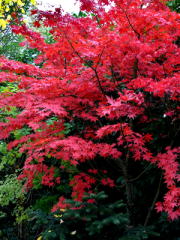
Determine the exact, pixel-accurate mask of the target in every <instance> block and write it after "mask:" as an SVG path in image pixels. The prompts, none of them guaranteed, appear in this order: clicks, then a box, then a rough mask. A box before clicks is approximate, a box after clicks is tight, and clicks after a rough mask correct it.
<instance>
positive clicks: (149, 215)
mask: <svg viewBox="0 0 180 240" xmlns="http://www.w3.org/2000/svg"><path fill="white" fill-rule="evenodd" d="M163 174H164V171H163V172H162V173H161V178H160V180H159V185H158V189H157V192H156V196H155V198H154V200H153V203H152V205H151V207H150V209H149V212H148V215H147V217H146V220H145V223H144V227H146V226H147V225H148V223H149V219H150V217H151V214H152V211H153V210H154V206H155V204H156V202H157V199H158V197H159V194H160V189H161V184H162V180H163Z"/></svg>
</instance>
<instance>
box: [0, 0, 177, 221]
mask: <svg viewBox="0 0 180 240" xmlns="http://www.w3.org/2000/svg"><path fill="white" fill-rule="evenodd" d="M80 2H81V9H82V10H86V11H91V12H93V13H94V17H91V16H88V17H86V18H77V19H75V18H73V17H72V16H69V15H65V16H62V15H61V14H60V13H59V11H58V9H57V10H56V11H55V13H54V14H53V13H48V12H40V13H39V15H38V16H37V21H36V22H35V23H34V24H35V26H39V20H42V21H43V23H44V25H45V26H52V30H51V34H52V35H53V37H54V39H55V41H56V42H55V43H53V44H51V45H48V44H46V43H45V41H44V39H43V37H41V36H40V34H38V33H35V32H33V31H32V30H30V29H28V27H27V26H24V25H22V26H13V28H12V29H13V31H14V32H15V33H21V34H22V35H24V36H25V37H26V39H27V43H28V45H29V47H32V48H37V49H38V50H39V51H40V52H41V54H40V55H39V56H38V57H37V59H36V61H35V63H36V64H37V65H38V64H39V63H42V62H43V61H44V64H43V67H42V68H39V67H38V66H34V65H27V64H22V63H19V62H15V61H9V60H6V59H5V58H3V57H1V58H0V61H1V64H0V70H1V79H0V81H1V82H3V81H12V82H17V83H18V85H19V89H20V91H19V92H17V93H3V94H1V99H0V106H1V108H9V107H10V106H17V107H18V108H20V109H22V111H21V113H20V114H19V115H18V116H17V118H10V117H9V118H8V122H6V123H0V131H1V133H0V137H1V138H8V136H9V134H10V133H11V132H12V131H14V130H16V129H21V128H22V127H23V126H24V125H26V126H29V127H31V129H32V130H33V133H32V134H30V135H28V136H24V137H22V138H21V139H20V140H16V141H13V142H11V143H10V144H9V149H10V148H13V147H15V146H17V145H19V144H20V143H23V145H22V146H21V148H20V151H21V152H26V153H27V156H28V157H27V160H26V162H25V165H24V170H23V173H22V175H21V176H19V179H24V178H27V182H26V186H25V187H26V189H28V188H32V186H33V179H34V177H35V176H36V175H38V174H39V173H45V174H44V175H43V177H42V184H44V185H48V186H52V185H53V184H55V182H57V183H60V178H59V177H57V178H56V179H54V172H55V169H54V167H53V166H51V167H50V168H48V167H47V166H46V164H45V158H46V156H47V155H48V154H49V155H50V156H52V157H54V158H56V159H59V161H60V160H61V159H63V160H64V161H69V162H70V163H71V165H74V166H77V165H78V164H79V165H80V164H81V163H83V162H85V161H90V162H91V163H92V164H93V160H94V159H95V158H96V157H97V156H98V157H101V158H104V159H108V160H111V161H114V162H116V163H117V164H116V165H118V166H119V168H121V169H123V170H124V169H125V162H126V160H127V159H128V158H130V159H131V160H135V161H136V160H145V161H149V162H150V163H155V164H157V166H158V167H159V168H160V169H162V170H163V171H164V179H165V183H166V184H167V188H168V189H169V190H168V192H167V194H166V195H165V197H164V203H163V204H161V203H159V202H158V203H157V207H156V208H157V210H158V211H163V210H164V211H166V212H168V214H169V216H170V218H171V219H172V220H173V219H174V218H177V217H178V216H180V206H179V199H180V188H179V187H177V185H176V184H177V182H178V181H179V180H180V175H179V174H178V167H179V163H178V162H177V161H176V159H177V156H178V154H179V153H180V148H178V147H177V148H175V147H174V146H173V144H172V145H171V147H170V146H168V147H167V146H166V147H167V148H166V152H165V148H164V149H163V151H164V153H161V152H159V153H158V154H157V155H156V156H155V155H154V153H152V152H151V148H150V144H149V143H150V142H151V141H152V140H153V136H152V134H151V133H147V132H146V133H145V134H144V133H142V132H141V131H140V132H135V130H134V126H133V124H132V122H133V120H136V119H137V120H138V122H140V123H142V122H145V123H147V122H149V121H156V120H155V119H153V118H152V119H149V117H148V114H147V112H148V110H149V108H150V107H151V106H153V101H151V102H148V101H147V100H146V96H151V98H154V99H156V100H157V101H162V103H163V101H164V99H165V98H166V97H167V96H168V97H169V99H171V100H172V101H176V102H177V105H179V99H180V98H179V94H180V84H179V81H180V73H179V70H180V68H179V66H180V65H179V64H180V48H178V46H177V45H176V44H175V42H174V41H176V40H177V37H178V36H179V35H180V15H179V14H176V13H175V12H171V11H170V9H169V8H167V7H166V6H165V4H164V3H163V2H162V1H158V0H152V1H148V3H149V4H148V6H147V7H146V8H143V7H142V6H143V4H146V1H139V0H131V1H130V0H125V1H122V0H115V1H111V0H98V1H88V0H81V1H80ZM111 3H114V6H112V7H111V8H110V10H109V11H108V12H106V11H105V6H109V5H110V4H111ZM98 19H99V20H98ZM157 59H158V61H157ZM112 92H113V94H115V95H113V94H112ZM177 107H178V108H177V111H178V112H177V111H175V112H174V109H169V110H168V109H166V111H165V112H164V114H166V115H167V116H168V117H170V118H172V121H177V119H180V106H177ZM52 116H56V117H57V118H58V121H56V122H54V123H53V124H52V125H47V123H46V121H47V119H49V118H50V117H52ZM74 119H75V120H76V119H78V121H80V122H81V123H82V126H83V127H82V129H81V131H77V133H76V135H72V136H68V137H66V138H64V137H65V136H64V135H63V131H64V130H65V127H64V123H65V122H70V123H72V121H73V120H74ZM38 130H40V131H38ZM111 135H113V136H115V137H114V139H115V140H113V141H111V140H110V139H111V138H109V136H111ZM29 140H31V141H29ZM148 144H149V145H148ZM169 145H170V144H169ZM33 160H36V163H35V162H34V161H33ZM116 165H115V166H116ZM116 167H117V166H116ZM62 169H63V166H62ZM88 169H89V168H88ZM88 169H87V174H85V173H79V174H77V175H75V176H74V178H73V180H71V182H70V185H71V186H72V189H73V191H72V196H73V197H75V198H76V199H77V200H81V199H82V196H83V194H84V192H86V191H89V190H90V189H91V188H92V185H93V184H95V183H96V180H95V179H94V178H93V176H92V177H90V176H89V175H88V172H89V173H90V174H91V173H92V174H96V177H98V174H100V176H101V178H99V182H101V183H102V184H103V185H109V186H110V187H113V186H114V180H113V179H110V178H108V177H106V176H105V175H103V174H104V173H106V170H102V172H101V171H99V169H96V167H95V169H89V171H88ZM103 171H104V172H103ZM101 173H102V175H101ZM63 204H64V199H63V198H61V199H60V201H59V203H58V204H57V206H55V207H54V208H53V210H55V209H56V208H57V207H60V208H62V207H64V206H65V205H63ZM175 209H176V210H175Z"/></svg>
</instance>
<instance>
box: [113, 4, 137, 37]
mask: <svg viewBox="0 0 180 240" xmlns="http://www.w3.org/2000/svg"><path fill="white" fill-rule="evenodd" d="M115 3H116V5H117V6H118V7H119V8H120V9H121V10H122V11H123V12H124V14H125V15H126V18H127V20H128V23H129V25H130V27H131V28H132V30H133V31H134V32H135V33H136V34H137V35H138V39H139V38H140V36H141V35H140V33H138V32H137V31H136V30H135V28H134V27H133V25H132V24H131V22H130V20H129V17H128V15H127V9H126V10H124V8H122V7H121V6H120V5H119V4H118V3H117V2H115Z"/></svg>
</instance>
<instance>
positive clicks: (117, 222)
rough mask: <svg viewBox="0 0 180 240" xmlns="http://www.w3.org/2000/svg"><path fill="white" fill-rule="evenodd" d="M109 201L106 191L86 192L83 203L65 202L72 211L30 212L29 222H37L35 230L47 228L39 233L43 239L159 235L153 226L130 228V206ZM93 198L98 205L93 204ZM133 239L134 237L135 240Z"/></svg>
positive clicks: (125, 237) (131, 237) (130, 237)
mask: <svg viewBox="0 0 180 240" xmlns="http://www.w3.org/2000/svg"><path fill="white" fill-rule="evenodd" d="M106 198H107V195H106V194H105V193H104V192H99V193H98V194H97V195H96V194H89V193H86V196H84V197H83V202H78V201H74V200H70V199H69V200H66V201H65V202H66V203H67V204H69V206H70V208H69V207H67V208H66V210H65V211H64V212H62V211H59V210H57V211H56V212H54V213H50V214H48V215H47V214H45V212H42V211H41V210H40V209H39V210H36V211H29V212H28V214H29V217H30V219H31V220H30V221H33V222H34V229H39V228H42V227H44V228H45V231H42V233H41V234H40V235H41V236H42V239H60V240H63V239H72V235H73V239H83V237H85V238H86V239H104V238H106V239H114V240H115V239H117V240H118V239H119V237H120V236H121V237H122V238H120V239H122V240H123V239H124V240H125V239H134V240H135V239H138V240H141V239H147V236H148V235H150V234H151V235H153V236H159V234H157V233H155V232H154V231H153V229H154V227H153V226H152V227H146V228H144V227H143V226H141V225H139V226H138V227H136V228H134V227H133V226H131V225H129V224H130V221H129V219H128V214H127V206H126V204H124V203H123V202H122V200H119V201H116V202H114V203H111V204H103V203H102V202H103V201H104V200H105V199H106ZM92 199H94V200H95V201H96V203H90V202H88V201H89V200H92ZM133 237H134V238H133Z"/></svg>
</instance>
